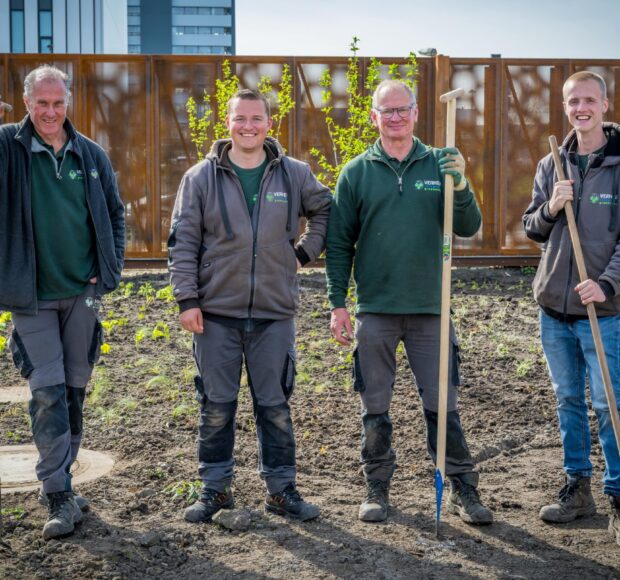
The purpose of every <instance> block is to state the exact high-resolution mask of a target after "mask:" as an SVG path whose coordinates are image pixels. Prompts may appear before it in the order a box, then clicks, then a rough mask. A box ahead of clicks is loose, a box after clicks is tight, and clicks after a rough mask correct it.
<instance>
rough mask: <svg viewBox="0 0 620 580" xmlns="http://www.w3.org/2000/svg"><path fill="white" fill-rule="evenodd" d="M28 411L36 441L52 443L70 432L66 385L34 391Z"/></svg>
mask: <svg viewBox="0 0 620 580" xmlns="http://www.w3.org/2000/svg"><path fill="white" fill-rule="evenodd" d="M28 410H29V411H30V418H31V420H32V434H33V436H34V438H35V441H41V440H49V441H51V440H53V439H55V438H56V437H59V436H60V435H62V434H63V433H66V432H67V431H68V430H69V413H68V410H67V400H66V395H65V385H64V383H62V384H60V385H52V386H50V387H41V388H39V389H34V390H33V391H32V399H31V400H30V403H29V404H28Z"/></svg>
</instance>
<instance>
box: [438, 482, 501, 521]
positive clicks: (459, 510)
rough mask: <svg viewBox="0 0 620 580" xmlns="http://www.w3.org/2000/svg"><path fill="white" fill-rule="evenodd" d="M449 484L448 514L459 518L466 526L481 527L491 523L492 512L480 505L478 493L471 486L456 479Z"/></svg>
mask: <svg viewBox="0 0 620 580" xmlns="http://www.w3.org/2000/svg"><path fill="white" fill-rule="evenodd" d="M450 484H451V487H452V490H451V491H450V496H449V497H448V513H451V514H454V515H457V516H459V517H460V518H461V519H462V520H463V521H464V522H467V523H468V524H475V525H478V526H482V525H487V524H492V523H493V512H492V511H491V510H490V509H489V508H488V507H485V506H484V505H482V502H481V501H480V493H478V490H477V489H476V488H475V487H474V486H473V485H469V484H468V483H464V482H462V481H461V480H460V479H456V478H455V479H452V480H451V481H450Z"/></svg>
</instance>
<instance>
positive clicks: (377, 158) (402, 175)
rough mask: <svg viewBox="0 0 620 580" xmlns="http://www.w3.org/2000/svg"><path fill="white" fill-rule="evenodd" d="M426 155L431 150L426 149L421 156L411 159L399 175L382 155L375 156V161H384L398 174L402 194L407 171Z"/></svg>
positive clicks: (399, 191)
mask: <svg viewBox="0 0 620 580" xmlns="http://www.w3.org/2000/svg"><path fill="white" fill-rule="evenodd" d="M426 155H430V152H429V151H426V152H425V153H424V154H423V155H421V156H420V157H415V158H414V159H410V160H409V163H407V165H406V166H405V168H404V169H403V171H402V173H401V174H400V175H399V174H398V171H396V169H394V168H393V167H392V166H391V165H390V164H389V163H388V162H387V161H386V160H385V159H383V158H382V157H375V161H379V162H380V163H383V164H384V165H386V166H387V167H389V168H390V169H391V170H392V171H393V172H394V175H396V178H397V179H398V193H399V194H402V193H403V177H404V175H405V173H406V172H407V170H408V169H409V168H410V167H411V166H412V165H413V164H414V163H415V162H416V161H419V160H420V159H423V158H424V157H426Z"/></svg>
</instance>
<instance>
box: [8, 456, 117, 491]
mask: <svg viewBox="0 0 620 580" xmlns="http://www.w3.org/2000/svg"><path fill="white" fill-rule="evenodd" d="M38 457H39V453H38V451H37V448H36V447H35V446H34V445H5V446H3V447H0V482H1V484H2V491H3V492H4V493H11V492H15V491H31V490H33V489H37V488H38V487H39V486H40V485H41V482H39V481H38V480H37V476H36V474H35V470H34V468H35V465H36V463H37V459H38ZM112 467H114V460H113V459H112V457H110V456H109V455H106V454H105V453H101V452H99V451H90V450H88V449H80V453H79V455H78V458H77V461H76V462H75V463H74V464H73V466H72V467H71V473H72V474H73V483H74V484H75V483H84V482H85V481H92V480H93V479H97V478H98V477H102V476H103V475H106V474H107V473H109V472H110V471H111V470H112Z"/></svg>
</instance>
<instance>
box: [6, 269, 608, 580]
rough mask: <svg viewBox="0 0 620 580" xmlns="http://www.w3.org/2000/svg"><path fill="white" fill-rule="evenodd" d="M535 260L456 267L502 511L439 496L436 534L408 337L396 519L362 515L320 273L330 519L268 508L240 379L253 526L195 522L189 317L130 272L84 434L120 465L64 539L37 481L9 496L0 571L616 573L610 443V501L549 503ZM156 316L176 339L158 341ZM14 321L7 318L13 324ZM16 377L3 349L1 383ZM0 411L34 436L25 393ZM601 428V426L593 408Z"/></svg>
mask: <svg viewBox="0 0 620 580" xmlns="http://www.w3.org/2000/svg"><path fill="white" fill-rule="evenodd" d="M532 275H533V273H532V271H531V269H524V270H523V271H521V270H517V269H469V270H465V269H458V270H455V271H454V273H453V298H452V305H453V310H454V320H455V322H456V326H457V331H458V333H459V338H460V340H461V346H462V354H463V362H462V377H463V384H462V386H461V388H460V409H461V416H462V421H463V424H464V427H465V430H466V433H467V435H468V442H469V445H470V448H471V451H472V453H473V455H474V456H475V458H476V461H477V463H478V466H479V470H480V474H481V484H480V489H481V492H482V497H483V500H484V501H485V503H486V504H487V505H488V506H489V507H490V508H491V509H492V510H493V512H494V516H495V523H494V524H493V525H492V526H488V527H480V528H477V527H472V526H469V525H467V524H465V523H463V522H462V521H460V519H458V518H457V517H456V516H452V515H448V514H446V513H445V510H444V513H443V514H442V522H441V535H440V538H436V537H435V525H434V517H435V507H434V497H435V491H434V487H433V473H434V469H433V466H432V465H431V462H430V459H429V457H428V454H427V452H426V445H425V432H424V423H423V420H422V410H421V406H420V401H419V399H418V396H417V393H416V390H415V387H414V383H413V380H412V378H411V375H410V373H409V371H408V368H407V366H406V361H405V358H404V355H403V354H402V352H401V353H399V357H400V358H399V369H398V379H397V382H396V385H395V397H394V402H393V407H392V415H393V421H394V433H395V436H394V447H395V449H396V452H397V456H398V459H397V460H398V469H397V471H396V474H395V476H394V479H393V483H392V492H391V504H392V505H391V508H390V515H389V520H388V522H387V523H383V524H376V525H372V524H365V523H362V522H360V521H358V520H357V508H358V505H359V502H360V501H361V500H362V499H363V497H364V491H365V486H364V481H363V478H362V476H361V473H360V469H359V440H360V437H359V435H360V419H359V402H358V399H357V395H356V394H355V393H354V392H353V390H352V380H351V372H350V363H351V353H350V351H349V350H347V349H342V348H340V347H338V346H337V345H335V344H334V343H333V341H331V340H330V339H329V328H328V326H329V312H328V309H327V304H326V302H325V300H326V298H325V282H324V278H323V273H322V272H321V271H309V272H305V271H304V272H303V273H302V274H300V279H301V289H302V309H301V312H300V315H299V318H298V376H297V379H298V380H297V387H296V392H295V394H294V396H293V399H292V409H293V418H294V425H295V431H296V435H297V458H298V470H299V475H298V485H299V488H300V491H301V492H302V494H303V495H304V498H305V499H307V500H309V501H312V502H314V503H317V504H318V505H320V506H321V510H322V512H321V516H320V518H319V519H318V520H316V521H314V522H307V523H303V524H302V523H296V522H292V521H288V520H285V519H282V518H279V517H278V516H273V515H266V514H265V513H264V512H263V511H262V502H263V500H264V488H263V484H262V482H261V481H260V479H259V477H258V475H257V472H256V440H255V429H254V424H253V419H252V406H251V397H250V396H249V395H248V391H247V387H244V388H243V389H242V392H241V396H240V407H239V413H238V425H237V441H236V449H235V454H236V459H237V477H236V480H235V483H234V487H233V491H234V493H235V499H236V505H237V507H238V508H247V509H248V510H250V514H251V524H250V527H249V529H248V530H247V531H231V530H228V529H225V528H223V527H220V526H218V525H216V524H213V523H211V524H189V523H186V522H185V521H184V520H183V517H182V514H183V509H184V507H185V505H187V501H188V500H190V501H191V499H192V498H191V496H192V493H194V492H195V489H196V485H195V480H196V469H197V462H196V451H195V440H196V432H197V403H196V402H195V400H194V392H193V388H194V387H193V380H192V376H193V374H194V370H193V363H192V359H191V337H190V335H189V334H187V333H184V332H182V331H180V329H179V327H178V324H177V314H176V309H175V306H174V303H173V302H167V301H166V292H165V290H164V291H163V292H160V293H159V295H154V293H153V291H152V289H153V290H155V291H157V290H161V289H165V286H166V284H167V279H166V276H165V274H164V273H150V274H144V273H141V274H136V273H129V274H128V275H127V277H126V278H125V284H126V286H125V287H124V288H122V289H121V290H120V291H117V292H116V293H115V294H114V295H112V296H110V297H108V298H107V299H106V300H105V302H104V309H103V312H102V317H103V319H104V320H105V321H106V322H107V326H108V327H109V329H108V332H107V338H106V343H107V344H108V345H109V352H108V353H107V354H104V355H103V356H102V360H101V362H100V364H99V365H98V366H97V368H96V370H95V374H94V377H93V381H92V384H91V386H90V387H89V395H88V398H87V406H86V417H85V441H84V446H85V447H86V448H89V449H94V450H98V451H105V452H107V453H110V454H111V455H112V456H113V457H114V458H115V460H116V462H117V463H116V466H115V468H114V470H113V471H112V473H111V474H110V475H109V476H106V477H103V478H101V479H99V480H97V481H94V482H91V483H88V484H84V485H82V486H81V487H80V488H79V489H78V491H79V493H81V494H83V495H85V496H87V497H88V498H90V499H91V500H92V509H91V510H90V512H88V513H87V514H86V516H85V518H84V521H83V522H82V523H81V524H80V525H79V526H78V527H77V530H76V532H75V534H74V535H72V536H70V537H68V538H65V539H62V540H52V541H50V542H44V541H43V540H42V538H41V528H42V526H43V523H44V522H45V519H46V510H45V509H44V508H43V507H41V506H39V505H38V503H37V501H36V492H28V493H15V494H10V495H7V494H6V493H4V494H2V508H3V513H4V516H3V518H2V522H3V530H2V534H3V535H2V540H1V543H0V577H3V578H15V579H30V578H37V579H43V578H107V579H121V578H122V579H125V578H127V579H141V578H183V579H186V580H189V579H194V578H218V579H219V578H243V579H250V580H259V579H260V580H262V579H276V578H278V579H280V578H281V579H286V580H289V579H290V578H295V579H296V580H304V579H310V578H355V579H362V578H390V579H391V578H441V579H444V578H450V579H452V578H455V579H474V578H502V579H507V578H536V579H548V578H554V577H555V578H568V579H573V578H574V579H579V580H585V579H588V580H589V579H598V578H600V579H610V578H620V546H618V545H616V544H615V542H614V540H613V538H612V536H611V534H610V533H609V532H608V530H607V523H608V516H607V509H608V507H607V502H606V501H605V498H604V496H603V495H602V493H601V489H600V488H601V486H600V484H599V482H600V479H601V476H602V470H603V467H604V466H603V461H602V458H601V455H600V449H599V447H598V446H596V445H595V446H594V451H593V457H592V459H593V463H594V465H595V469H594V477H593V482H594V485H593V488H594V494H595V499H596V502H597V505H598V506H599V512H598V514H597V515H595V516H594V517H591V518H588V519H582V520H577V521H576V522H574V523H570V524H565V525H547V524H545V523H544V522H542V521H541V520H540V519H539V518H538V511H539V509H540V507H541V506H542V505H543V504H544V503H547V502H548V501H549V500H551V499H553V498H554V497H555V495H556V494H557V492H558V490H559V489H560V487H561V485H562V483H563V473H562V453H561V446H560V441H559V435H558V427H557V419H556V414H555V404H554V397H553V392H552V390H551V386H550V383H549V379H548V376H547V371H546V367H545V363H544V358H543V355H542V351H541V348H540V342H539V337H538V322H537V310H536V306H535V304H534V302H533V299H532V297H531V290H530V284H531V279H532ZM147 283H148V284H147ZM129 284H132V285H133V286H129ZM158 324H159V330H160V334H162V335H163V336H161V337H159V338H156V337H155V338H154V337H153V330H154V328H155V327H156V326H157V325H158ZM9 330H10V324H9V326H8V328H7V329H5V330H4V331H2V334H4V335H5V336H6V334H7V333H8V331H9ZM168 333H169V335H168ZM155 334H157V333H155ZM19 384H23V383H22V382H21V381H20V379H19V378H18V376H17V372H16V371H15V369H14V368H13V366H12V362H11V361H10V357H9V355H8V353H7V352H5V353H4V354H3V355H1V356H0V388H2V387H10V386H16V385H19ZM0 414H1V415H0V445H11V444H24V443H31V441H32V440H31V435H30V429H29V424H28V413H27V403H3V404H0ZM592 427H593V431H594V432H596V425H595V422H593V423H592ZM444 505H445V497H444Z"/></svg>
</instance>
